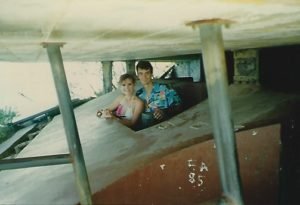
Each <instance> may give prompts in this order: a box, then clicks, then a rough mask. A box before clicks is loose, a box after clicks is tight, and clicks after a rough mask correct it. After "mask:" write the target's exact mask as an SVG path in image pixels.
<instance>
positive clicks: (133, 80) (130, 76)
mask: <svg viewBox="0 0 300 205" xmlns="http://www.w3.org/2000/svg"><path fill="white" fill-rule="evenodd" d="M126 79H131V80H132V82H133V84H135V76H133V75H131V74H129V73H125V74H123V75H121V76H120V78H119V84H120V83H122V82H123V81H124V80H126Z"/></svg>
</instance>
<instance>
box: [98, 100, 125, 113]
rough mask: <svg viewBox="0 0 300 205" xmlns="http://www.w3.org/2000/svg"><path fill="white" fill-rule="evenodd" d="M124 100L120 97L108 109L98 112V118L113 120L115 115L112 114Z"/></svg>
mask: <svg viewBox="0 0 300 205" xmlns="http://www.w3.org/2000/svg"><path fill="white" fill-rule="evenodd" d="M121 99H122V96H118V97H117V98H116V99H115V100H114V101H113V102H112V103H111V104H110V106H109V107H108V108H105V109H102V110H98V111H97V116H98V117H101V116H102V117H104V118H112V117H113V114H112V112H113V111H114V110H115V109H117V107H118V105H119V104H120V101H121Z"/></svg>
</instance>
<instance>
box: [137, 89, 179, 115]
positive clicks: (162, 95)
mask: <svg viewBox="0 0 300 205" xmlns="http://www.w3.org/2000/svg"><path fill="white" fill-rule="evenodd" d="M136 95H137V96H138V97H139V98H141V99H142V100H143V101H144V103H145V106H146V107H145V112H153V111H154V109H155V108H159V109H167V108H169V107H171V106H174V105H179V104H181V99H180V97H179V96H178V94H177V92H176V91H175V90H173V89H170V88H168V87H167V85H164V84H159V83H153V88H152V91H151V94H150V96H149V98H147V93H146V90H145V89H144V88H140V89H139V90H138V91H137V92H136Z"/></svg>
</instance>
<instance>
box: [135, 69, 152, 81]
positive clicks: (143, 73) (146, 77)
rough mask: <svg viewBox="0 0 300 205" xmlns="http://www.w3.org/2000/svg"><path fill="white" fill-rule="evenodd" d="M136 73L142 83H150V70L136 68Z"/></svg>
mask: <svg viewBox="0 0 300 205" xmlns="http://www.w3.org/2000/svg"><path fill="white" fill-rule="evenodd" d="M137 75H138V78H139V79H140V81H141V83H142V84H143V85H148V84H151V83H152V73H151V71H150V70H146V69H142V68H138V69H137Z"/></svg>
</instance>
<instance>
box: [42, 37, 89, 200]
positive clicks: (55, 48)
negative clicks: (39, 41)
mask: <svg viewBox="0 0 300 205" xmlns="http://www.w3.org/2000/svg"><path fill="white" fill-rule="evenodd" d="M60 46H61V44H57V43H50V44H45V47H46V49H47V53H48V57H49V61H50V64H51V70H52V75H53V79H54V83H55V88H56V93H57V97H58V103H59V109H60V112H61V115H62V119H63V124H64V127H65V133H66V136H67V141H68V147H69V150H70V154H71V158H72V161H73V162H72V164H73V169H74V172H75V179H76V184H77V187H78V193H79V197H80V203H81V204H82V205H90V204H92V198H91V188H90V184H89V180H88V175H87V170H86V166H85V162H84V157H83V152H82V147H81V143H80V138H79V133H78V129H77V124H76V120H75V115H74V112H73V106H72V102H71V97H70V92H69V87H68V83H67V78H66V74H65V69H64V65H63V59H62V56H61V52H60Z"/></svg>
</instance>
